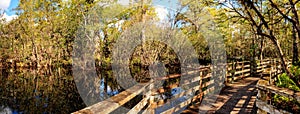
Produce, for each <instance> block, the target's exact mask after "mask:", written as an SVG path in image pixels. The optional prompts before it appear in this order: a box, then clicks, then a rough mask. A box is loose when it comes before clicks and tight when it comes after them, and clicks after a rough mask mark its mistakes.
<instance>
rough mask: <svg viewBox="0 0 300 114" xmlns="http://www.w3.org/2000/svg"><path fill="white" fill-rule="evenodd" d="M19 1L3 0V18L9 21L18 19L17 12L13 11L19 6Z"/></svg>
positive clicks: (1, 3) (0, 5) (1, 4)
mask: <svg viewBox="0 0 300 114" xmlns="http://www.w3.org/2000/svg"><path fill="white" fill-rule="evenodd" d="M18 3H19V0H1V2H0V9H1V10H2V11H3V10H4V15H3V17H4V18H6V20H7V21H10V20H12V19H13V18H15V17H17V15H16V12H15V11H13V9H14V8H16V7H17V6H18Z"/></svg>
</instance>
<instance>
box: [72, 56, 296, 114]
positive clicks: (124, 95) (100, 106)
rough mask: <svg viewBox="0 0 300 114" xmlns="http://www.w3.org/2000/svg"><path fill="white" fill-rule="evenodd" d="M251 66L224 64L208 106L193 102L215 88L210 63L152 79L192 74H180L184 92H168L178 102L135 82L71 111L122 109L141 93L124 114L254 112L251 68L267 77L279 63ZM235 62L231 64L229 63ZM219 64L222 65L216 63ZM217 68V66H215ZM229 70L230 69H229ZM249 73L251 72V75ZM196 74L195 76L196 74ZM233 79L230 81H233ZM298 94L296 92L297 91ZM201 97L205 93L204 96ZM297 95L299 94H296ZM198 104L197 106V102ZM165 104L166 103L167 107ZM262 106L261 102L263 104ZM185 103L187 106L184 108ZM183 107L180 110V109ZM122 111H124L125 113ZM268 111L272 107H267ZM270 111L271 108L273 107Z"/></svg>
mask: <svg viewBox="0 0 300 114" xmlns="http://www.w3.org/2000/svg"><path fill="white" fill-rule="evenodd" d="M256 64H257V65H254V66H255V68H253V67H251V65H252V64H250V62H249V61H243V62H237V63H235V65H234V64H233V63H228V64H227V70H226V77H225V80H224V81H225V82H224V83H225V84H226V86H225V87H224V88H222V90H221V92H220V94H216V95H215V96H214V97H213V98H216V99H214V100H211V99H209V100H210V101H212V102H213V103H208V105H209V106H202V105H203V103H202V104H201V103H199V102H197V100H199V97H200V96H202V95H204V96H205V95H210V93H212V92H213V91H216V90H217V89H219V88H217V89H216V88H215V86H214V83H216V82H215V81H214V80H213V79H211V76H212V70H211V69H212V66H206V67H201V68H199V69H196V70H194V71H190V72H186V73H185V74H183V75H180V74H176V75H168V76H165V77H160V78H158V79H155V80H166V79H172V78H178V77H181V76H192V77H184V78H180V79H184V80H186V81H183V82H184V83H182V85H185V86H187V85H189V86H191V87H190V88H189V89H188V90H186V92H181V93H180V94H175V95H173V96H172V98H171V99H172V100H171V101H177V100H176V99H178V100H179V99H181V98H185V99H184V101H180V102H168V100H169V99H158V98H157V95H162V94H164V93H166V92H167V91H160V90H164V88H158V89H157V88H156V89H153V84H154V83H153V82H149V83H139V84H137V85H135V86H133V87H131V88H128V89H127V90H126V91H123V92H121V93H119V94H118V95H115V96H113V97H111V98H109V99H106V100H104V101H101V102H98V103H96V104H94V105H92V106H89V107H86V108H84V109H82V110H79V111H76V112H74V114H83V113H84V114H96V113H97V114H98V113H103V114H104V113H116V112H118V111H120V109H122V106H124V105H126V103H128V102H130V100H132V99H134V98H135V97H136V96H138V95H140V94H143V97H142V99H141V100H140V101H139V102H138V103H137V104H134V105H133V106H132V107H128V110H129V111H126V112H127V113H128V114H133V113H145V114H155V113H165V114H169V113H180V112H181V113H192V114H193V113H194V114H198V113H203V112H204V113H217V114H230V113H233V114H236V113H240V114H245V113H248V114H249V113H256V112H257V109H256V106H255V104H256V100H257V99H256V96H257V93H258V92H257V91H258V90H257V89H256V84H257V82H258V80H260V77H255V76H254V77H253V76H251V73H252V70H251V68H253V69H255V74H259V75H256V76H260V74H261V73H262V74H266V76H267V77H269V78H271V76H275V74H276V73H274V71H276V72H277V70H276V69H277V67H278V65H279V63H278V61H276V60H274V61H273V60H262V61H257V63H256ZM233 66H235V67H233ZM216 68H222V67H216ZM215 71H217V70H215ZM232 71H234V72H233V73H232ZM255 74H253V75H255ZM198 75H199V76H198ZM233 80H234V82H233V83H230V82H231V81H233ZM165 88H167V89H173V88H177V86H168V87H165ZM200 89H202V90H201V94H197V95H194V97H191V98H189V97H188V98H186V97H185V95H186V94H187V93H190V92H191V91H199V90H200ZM299 96H300V92H299ZM210 98H211V97H210ZM204 99H205V97H204ZM299 99H300V98H299ZM169 105H170V106H169ZM200 105H201V106H200ZM168 106H169V107H168ZM264 106H265V105H264ZM186 107H188V108H186ZM261 109H264V107H263V108H262V107H259V110H261ZM182 111H183V112H182ZM126 112H125V113H126ZM268 112H272V111H268ZM273 112H274V111H273Z"/></svg>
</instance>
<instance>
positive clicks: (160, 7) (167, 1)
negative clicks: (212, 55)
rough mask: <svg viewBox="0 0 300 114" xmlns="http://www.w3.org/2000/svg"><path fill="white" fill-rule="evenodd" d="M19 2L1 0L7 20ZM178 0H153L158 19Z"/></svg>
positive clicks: (14, 15)
mask: <svg viewBox="0 0 300 114" xmlns="http://www.w3.org/2000/svg"><path fill="white" fill-rule="evenodd" d="M119 3H120V4H123V5H126V4H128V3H129V0H119ZM18 4H19V0H1V2H0V9H1V10H4V11H5V12H4V15H3V17H4V18H6V20H7V21H10V20H12V19H13V18H16V17H17V15H16V12H15V11H14V10H13V9H14V8H16V7H17V6H18ZM177 4H178V0H153V5H154V6H155V8H156V9H155V11H156V12H157V14H158V17H159V18H160V19H165V18H166V17H167V14H168V11H170V10H172V9H173V10H175V9H177V8H178V5H177Z"/></svg>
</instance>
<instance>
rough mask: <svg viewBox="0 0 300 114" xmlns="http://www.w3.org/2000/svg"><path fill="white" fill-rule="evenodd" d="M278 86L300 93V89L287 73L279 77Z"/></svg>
mask: <svg viewBox="0 0 300 114" xmlns="http://www.w3.org/2000/svg"><path fill="white" fill-rule="evenodd" d="M276 85H277V86H278V87H285V88H289V89H292V90H295V91H300V88H299V87H298V86H297V85H296V83H295V82H294V81H293V80H292V79H290V77H289V76H288V75H287V74H286V73H283V74H281V75H279V76H278V81H277V82H276Z"/></svg>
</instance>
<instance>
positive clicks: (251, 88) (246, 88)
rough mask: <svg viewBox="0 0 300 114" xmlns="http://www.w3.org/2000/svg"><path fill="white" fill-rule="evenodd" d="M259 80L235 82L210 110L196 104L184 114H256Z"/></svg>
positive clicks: (249, 79) (222, 93) (228, 86)
mask: <svg viewBox="0 0 300 114" xmlns="http://www.w3.org/2000/svg"><path fill="white" fill-rule="evenodd" d="M258 80H259V77H248V78H245V79H242V80H239V81H237V82H233V83H232V84H229V85H227V86H226V87H224V88H223V89H222V91H221V93H220V94H219V95H218V96H216V97H217V99H216V101H215V103H214V104H212V106H210V108H203V107H199V105H200V104H199V103H198V104H197V103H196V104H195V105H194V106H190V107H189V108H188V109H187V110H184V111H183V112H182V113H195V114H196V113H199V112H200V113H201V112H207V113H209V114H211V113H217V114H230V113H231V114H237V113H239V114H245V113H246V114H255V113H256V107H255V98H256V95H257V90H256V89H255V85H256V83H257V81H258Z"/></svg>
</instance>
